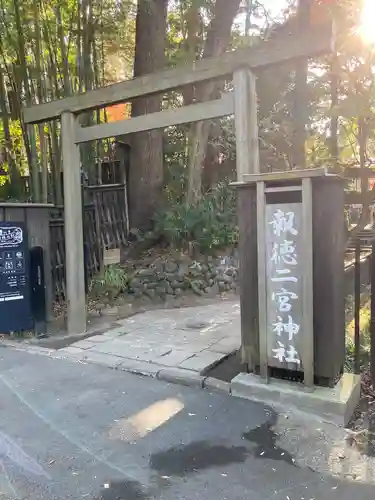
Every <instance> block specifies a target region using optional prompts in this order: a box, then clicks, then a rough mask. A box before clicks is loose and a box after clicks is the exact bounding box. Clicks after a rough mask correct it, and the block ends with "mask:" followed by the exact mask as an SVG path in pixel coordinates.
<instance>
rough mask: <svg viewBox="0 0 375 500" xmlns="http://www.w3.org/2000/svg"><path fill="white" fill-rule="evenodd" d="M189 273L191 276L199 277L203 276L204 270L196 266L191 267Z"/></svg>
mask: <svg viewBox="0 0 375 500" xmlns="http://www.w3.org/2000/svg"><path fill="white" fill-rule="evenodd" d="M189 274H190V276H193V277H194V278H198V277H200V276H202V271H201V270H200V269H197V268H196V267H191V268H190V269H189Z"/></svg>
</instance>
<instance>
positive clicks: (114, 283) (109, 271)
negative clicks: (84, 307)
mask: <svg viewBox="0 0 375 500" xmlns="http://www.w3.org/2000/svg"><path fill="white" fill-rule="evenodd" d="M128 284H129V277H128V275H127V273H126V271H125V269H123V268H122V267H120V266H118V265H115V264H113V265H110V266H106V267H105V268H104V270H103V272H102V273H101V274H100V275H98V276H96V277H95V278H93V279H92V281H91V283H90V292H91V294H92V295H94V296H97V297H101V298H103V297H107V298H109V299H113V298H116V297H117V296H118V295H120V294H121V293H123V292H125V291H126V290H127V288H128Z"/></svg>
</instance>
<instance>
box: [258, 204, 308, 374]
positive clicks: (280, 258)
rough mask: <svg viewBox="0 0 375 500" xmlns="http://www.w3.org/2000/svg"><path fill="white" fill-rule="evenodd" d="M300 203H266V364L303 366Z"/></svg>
mask: <svg viewBox="0 0 375 500" xmlns="http://www.w3.org/2000/svg"><path fill="white" fill-rule="evenodd" d="M301 209H302V204H301V203H280V204H268V205H266V290H267V332H266V334H267V354H268V365H269V366H273V367H279V368H287V369H289V370H297V371H301V370H302V360H301V353H302V345H303V336H304V332H303V330H302V328H301V325H302V323H303V322H302V317H303V311H302V280H303V265H302V249H301V247H302V224H301V219H302V214H301Z"/></svg>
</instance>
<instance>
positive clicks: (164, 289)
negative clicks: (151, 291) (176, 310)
mask: <svg viewBox="0 0 375 500" xmlns="http://www.w3.org/2000/svg"><path fill="white" fill-rule="evenodd" d="M155 292H156V293H157V294H158V295H160V294H164V295H165V294H166V293H167V287H166V286H160V285H158V286H157V287H155Z"/></svg>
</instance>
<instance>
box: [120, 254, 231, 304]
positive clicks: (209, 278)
mask: <svg viewBox="0 0 375 500" xmlns="http://www.w3.org/2000/svg"><path fill="white" fill-rule="evenodd" d="M237 280H238V258H237V257H219V258H213V257H212V258H210V257H207V258H206V259H204V260H202V261H193V260H192V261H187V260H183V261H165V262H157V263H155V264H152V265H150V266H148V267H144V268H141V269H138V270H136V271H135V273H134V275H133V276H132V277H131V278H130V281H129V293H131V294H133V295H134V296H136V297H141V296H144V295H145V296H147V297H149V298H151V299H153V298H161V299H165V298H166V297H167V296H180V295H181V294H183V293H184V292H186V291H187V290H191V291H192V292H194V293H195V294H196V295H204V294H218V293H223V292H227V291H231V290H235V289H236V288H237Z"/></svg>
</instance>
